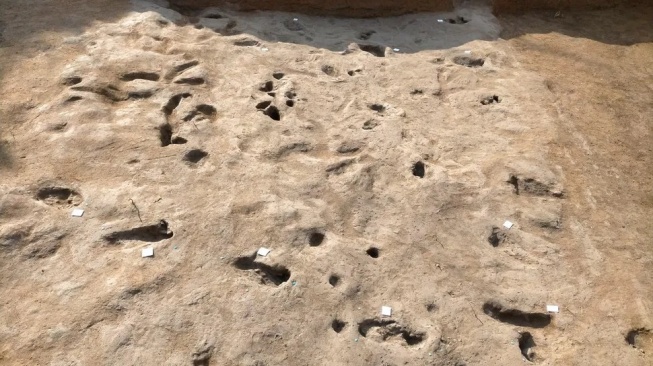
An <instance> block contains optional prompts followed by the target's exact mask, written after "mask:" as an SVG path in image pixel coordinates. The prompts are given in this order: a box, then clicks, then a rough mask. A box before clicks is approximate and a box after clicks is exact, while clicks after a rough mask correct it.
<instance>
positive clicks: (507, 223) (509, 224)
mask: <svg viewBox="0 0 653 366" xmlns="http://www.w3.org/2000/svg"><path fill="white" fill-rule="evenodd" d="M512 225H514V224H513V223H512V222H510V221H508V220H506V222H504V223H503V227H505V228H506V229H510V228H511V227H512Z"/></svg>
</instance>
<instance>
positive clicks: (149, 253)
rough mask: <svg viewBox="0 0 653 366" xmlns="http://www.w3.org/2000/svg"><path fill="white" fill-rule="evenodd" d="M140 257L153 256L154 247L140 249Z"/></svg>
mask: <svg viewBox="0 0 653 366" xmlns="http://www.w3.org/2000/svg"><path fill="white" fill-rule="evenodd" d="M141 257H143V258H145V257H154V248H152V247H148V248H143V250H141Z"/></svg>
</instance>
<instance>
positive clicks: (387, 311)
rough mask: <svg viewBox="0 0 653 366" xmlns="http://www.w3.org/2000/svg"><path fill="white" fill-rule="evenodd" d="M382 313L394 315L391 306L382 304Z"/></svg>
mask: <svg viewBox="0 0 653 366" xmlns="http://www.w3.org/2000/svg"><path fill="white" fill-rule="evenodd" d="M381 315H383V316H392V308H391V307H389V306H381Z"/></svg>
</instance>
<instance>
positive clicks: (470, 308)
mask: <svg viewBox="0 0 653 366" xmlns="http://www.w3.org/2000/svg"><path fill="white" fill-rule="evenodd" d="M468 303H469V310H471V311H472V314H474V318H476V320H478V322H479V323H481V325H484V324H483V321H482V320H481V319H480V318H479V317H478V315H476V312H475V311H474V307H473V306H472V303H470V302H469V301H468Z"/></svg>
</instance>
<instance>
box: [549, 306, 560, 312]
mask: <svg viewBox="0 0 653 366" xmlns="http://www.w3.org/2000/svg"><path fill="white" fill-rule="evenodd" d="M546 311H547V312H549V313H559V312H560V309H559V308H558V305H547V306H546Z"/></svg>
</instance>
